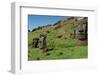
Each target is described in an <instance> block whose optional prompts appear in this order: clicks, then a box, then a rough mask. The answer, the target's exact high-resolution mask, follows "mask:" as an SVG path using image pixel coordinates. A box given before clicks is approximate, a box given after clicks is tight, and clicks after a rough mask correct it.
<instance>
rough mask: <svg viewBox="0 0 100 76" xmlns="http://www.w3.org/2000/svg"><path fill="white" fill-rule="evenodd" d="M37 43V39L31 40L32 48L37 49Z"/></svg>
mask: <svg viewBox="0 0 100 76" xmlns="http://www.w3.org/2000/svg"><path fill="white" fill-rule="evenodd" d="M38 42H39V38H33V47H34V48H37V47H38Z"/></svg>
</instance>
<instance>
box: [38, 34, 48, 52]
mask: <svg viewBox="0 0 100 76" xmlns="http://www.w3.org/2000/svg"><path fill="white" fill-rule="evenodd" d="M39 42H40V49H41V50H42V52H43V53H44V52H46V51H47V45H46V32H43V33H42V34H40V40H39Z"/></svg>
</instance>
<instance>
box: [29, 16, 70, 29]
mask: <svg viewBox="0 0 100 76" xmlns="http://www.w3.org/2000/svg"><path fill="white" fill-rule="evenodd" d="M67 17H68V16H46V15H28V29H29V30H30V31H32V29H34V28H37V27H38V26H44V25H47V24H54V23H56V22H57V21H59V20H61V19H65V18H67Z"/></svg>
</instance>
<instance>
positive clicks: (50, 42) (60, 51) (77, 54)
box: [28, 24, 88, 60]
mask: <svg viewBox="0 0 100 76" xmlns="http://www.w3.org/2000/svg"><path fill="white" fill-rule="evenodd" d="M77 26H78V25H77V24H76V25H73V24H69V25H68V24H66V25H64V26H63V27H61V28H59V29H56V30H55V29H53V28H50V27H48V28H44V29H40V30H36V31H34V32H29V33H28V60H53V59H80V58H87V57H88V48H87V43H86V42H85V43H86V44H85V45H80V43H81V41H79V40H78V39H72V38H70V32H71V31H72V30H73V29H74V28H76V27H77ZM44 31H45V32H47V38H46V42H47V48H48V49H51V50H49V51H47V52H46V53H42V50H40V49H39V48H33V47H32V40H33V38H35V37H39V35H40V33H42V32H44ZM48 31H49V32H48Z"/></svg>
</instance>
